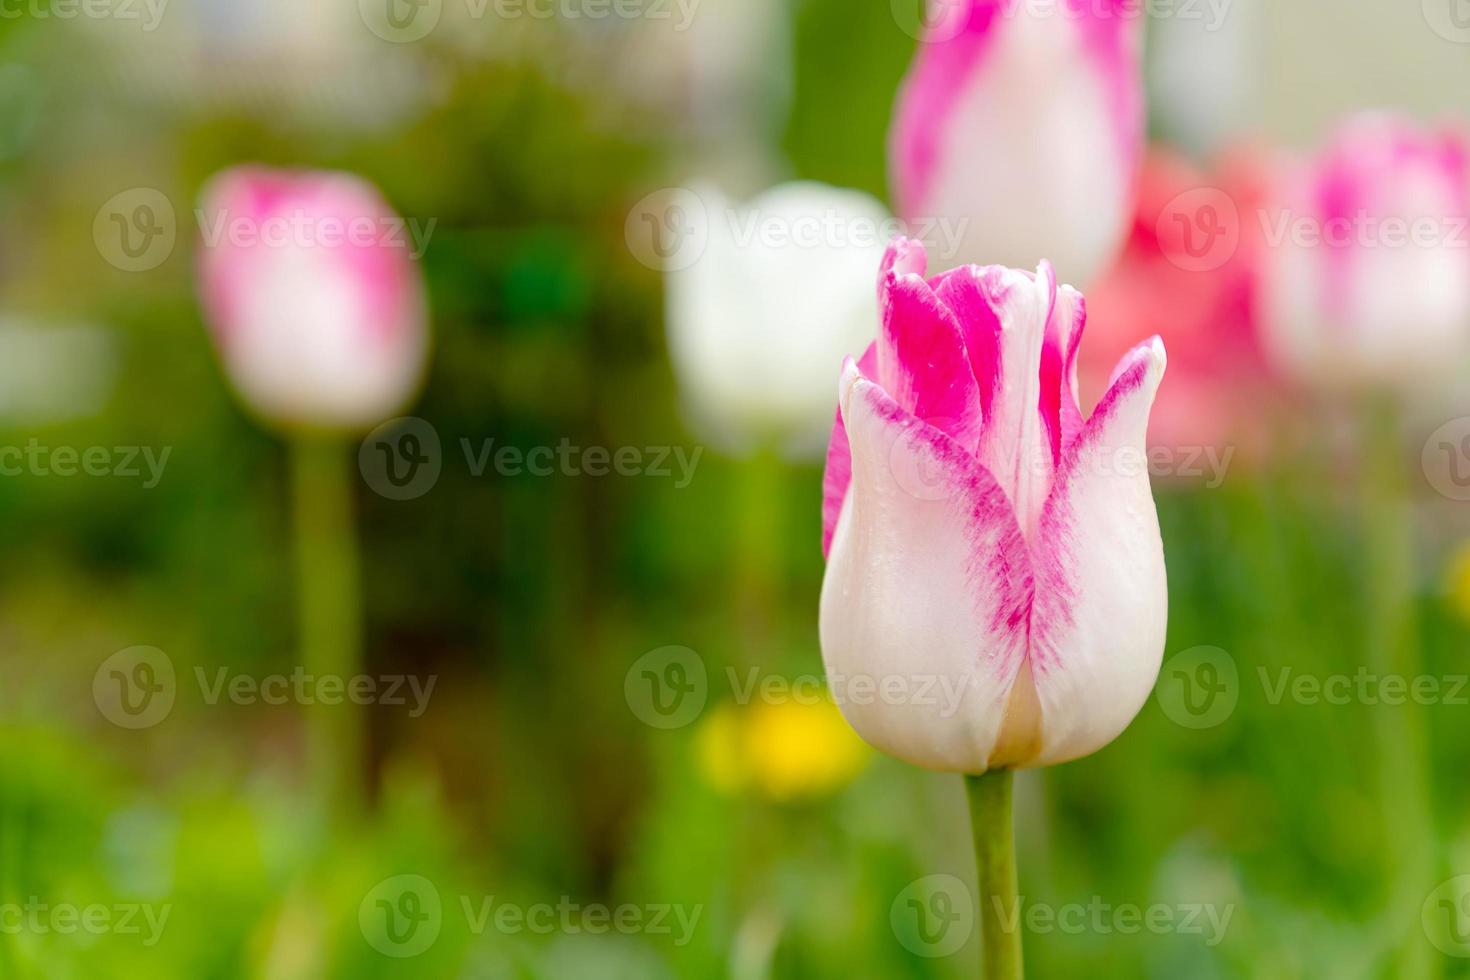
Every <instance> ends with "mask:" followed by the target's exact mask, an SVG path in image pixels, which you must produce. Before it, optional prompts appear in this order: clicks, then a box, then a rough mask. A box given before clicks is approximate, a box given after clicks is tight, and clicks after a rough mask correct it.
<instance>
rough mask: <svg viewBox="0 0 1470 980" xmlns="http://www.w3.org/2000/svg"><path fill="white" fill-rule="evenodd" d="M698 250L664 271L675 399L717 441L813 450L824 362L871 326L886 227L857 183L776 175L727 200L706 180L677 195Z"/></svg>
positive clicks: (827, 407)
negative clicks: (758, 190)
mask: <svg viewBox="0 0 1470 980" xmlns="http://www.w3.org/2000/svg"><path fill="white" fill-rule="evenodd" d="M688 200H689V201H691V202H698V206H697V207H693V206H691V207H690V208H689V209H688V210H690V211H691V213H690V214H689V215H688V217H689V218H690V220H691V222H692V224H693V227H691V228H688V229H686V235H687V238H688V240H689V241H693V242H702V243H704V244H703V247H702V250H699V251H698V252H697V253H696V254H697V257H696V258H695V259H694V261H692V262H690V263H689V264H688V265H687V267H684V268H677V269H670V270H669V272H668V275H667V277H666V291H667V318H668V330H669V353H670V356H671V359H672V361H673V365H674V369H675V372H676V374H677V376H678V379H679V385H680V388H681V390H682V392H683V397H684V401H685V403H686V404H687V406H688V407H689V410H690V412H691V413H692V414H693V416H694V417H695V420H696V422H697V423H698V424H699V427H700V428H701V429H702V430H703V432H704V433H705V434H706V435H707V436H708V437H710V438H712V439H713V440H714V441H716V442H718V443H719V444H721V445H722V446H723V447H724V448H726V449H728V450H733V451H738V452H743V451H748V450H749V449H752V448H756V447H760V446H776V447H779V448H781V449H784V450H786V451H787V452H789V453H792V454H795V455H798V456H800V455H810V456H813V457H816V458H820V455H821V451H822V446H823V444H824V442H825V440H826V436H827V430H828V429H829V428H830V426H831V424H832V416H831V410H832V374H831V371H832V365H833V364H836V363H839V362H840V361H841V359H842V358H843V357H845V356H848V355H850V354H854V353H857V352H859V351H861V350H863V349H864V348H865V347H867V345H868V344H870V343H871V342H872V340H873V337H874V336H875V335H876V334H877V330H878V303H877V299H876V297H875V295H874V292H873V276H874V275H876V274H877V271H878V265H879V263H880V262H881V261H882V259H883V250H884V247H885V245H886V244H887V241H888V239H889V237H891V234H892V230H893V220H892V218H891V217H890V216H889V214H888V212H887V210H886V209H885V208H884V207H883V205H881V204H880V203H878V202H877V201H876V200H874V199H873V198H871V197H869V196H868V195H866V194H861V193H859V192H857V191H850V190H843V189H840V188H836V187H829V186H827V185H825V184H818V183H812V182H799V183H790V184H782V185H780V186H779V187H774V188H772V189H771V190H768V191H766V192H765V193H764V194H761V195H760V196H758V197H756V198H754V199H752V200H751V201H749V202H748V203H745V204H742V205H736V204H735V203H734V202H732V201H730V200H729V199H728V198H726V197H725V196H724V195H723V194H722V193H720V191H718V190H717V189H715V188H714V187H713V186H711V185H708V184H702V185H700V186H699V187H698V188H697V189H696V190H695V191H693V192H692V195H691V196H690V197H689V198H688Z"/></svg>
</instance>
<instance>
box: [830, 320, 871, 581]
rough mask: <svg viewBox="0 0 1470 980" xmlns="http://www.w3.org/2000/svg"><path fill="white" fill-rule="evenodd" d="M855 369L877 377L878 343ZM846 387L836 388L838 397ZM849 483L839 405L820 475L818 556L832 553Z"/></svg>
mask: <svg viewBox="0 0 1470 980" xmlns="http://www.w3.org/2000/svg"><path fill="white" fill-rule="evenodd" d="M857 365H858V370H859V371H861V372H862V375H863V377H865V378H876V377H877V376H878V344H877V342H874V343H871V344H869V345H868V349H867V351H866V352H865V353H864V354H863V356H862V359H861V360H859V361H858V362H857ZM845 387H846V385H845V384H844V385H841V386H839V390H838V398H839V400H840V399H841V397H842V390H843V389H845ZM851 483H852V449H851V447H850V446H849V445H848V442H847V426H846V424H844V423H843V421H842V406H841V404H840V403H839V404H838V406H837V418H836V420H835V421H834V422H833V423H832V439H831V441H830V442H828V443H827V468H826V470H825V471H824V472H823V473H822V557H823V558H826V557H827V556H828V555H829V554H830V553H831V551H832V535H833V534H834V533H835V532H836V531H837V518H838V517H839V516H841V514H842V503H843V501H845V500H846V499H847V488H848V486H850V485H851Z"/></svg>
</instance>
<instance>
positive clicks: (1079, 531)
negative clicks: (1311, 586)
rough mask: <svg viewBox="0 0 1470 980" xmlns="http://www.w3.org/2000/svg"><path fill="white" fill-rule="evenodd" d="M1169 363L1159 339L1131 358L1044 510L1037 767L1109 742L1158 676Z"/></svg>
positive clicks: (1033, 653) (1034, 651)
mask: <svg viewBox="0 0 1470 980" xmlns="http://www.w3.org/2000/svg"><path fill="white" fill-rule="evenodd" d="M1164 366H1165V356H1164V347H1163V343H1162V342H1161V341H1160V340H1159V339H1158V338H1157V337H1155V338H1154V339H1153V340H1150V341H1148V342H1147V343H1144V344H1142V345H1140V346H1139V347H1137V348H1135V349H1134V350H1133V351H1132V352H1131V353H1129V354H1128V355H1127V356H1126V357H1125V358H1124V360H1123V362H1122V363H1121V364H1120V366H1119V372H1118V375H1117V378H1116V380H1115V381H1114V382H1113V384H1112V387H1111V388H1109V390H1108V392H1107V394H1106V395H1105V396H1104V398H1103V400H1102V403H1101V404H1100V405H1099V406H1098V408H1097V410H1096V411H1095V412H1094V413H1093V416H1092V418H1091V419H1089V420H1088V422H1087V425H1086V426H1085V428H1084V429H1083V430H1082V433H1081V434H1080V436H1079V437H1078V438H1077V440H1076V442H1075V443H1074V444H1073V445H1072V447H1071V448H1070V450H1068V453H1067V456H1066V458H1065V459H1064V461H1063V464H1062V468H1061V469H1060V470H1059V471H1058V475H1057V485H1056V490H1055V492H1054V493H1053V495H1052V498H1051V499H1050V500H1049V501H1048V502H1047V507H1046V510H1045V512H1044V514H1043V515H1042V520H1041V526H1040V529H1039V535H1038V539H1037V543H1036V548H1035V556H1036V578H1037V599H1036V605H1035V610H1034V612H1033V614H1032V621H1031V648H1030V655H1029V663H1030V666H1031V670H1032V676H1033V678H1034V682H1035V684H1036V693H1037V696H1038V698H1039V700H1040V703H1041V715H1042V723H1041V729H1042V747H1041V753H1040V755H1039V756H1038V757H1037V758H1036V759H1034V760H1032V761H1031V763H1030V764H1033V765H1053V764H1056V763H1059V762H1065V761H1067V760H1069V759H1075V758H1078V757H1079V756H1083V755H1086V754H1088V753H1089V752H1093V751H1095V750H1097V749H1098V748H1100V747H1102V746H1103V745H1106V744H1107V743H1108V742H1110V741H1112V740H1113V739H1114V738H1116V737H1117V736H1118V735H1119V734H1120V733H1121V732H1122V731H1123V729H1124V728H1126V727H1127V726H1128V723H1129V722H1130V721H1132V720H1133V717H1134V716H1135V715H1136V714H1137V713H1138V711H1139V709H1140V708H1141V707H1142V706H1143V704H1144V702H1145V701H1146V700H1147V699H1148V696H1149V692H1150V691H1151V690H1152V688H1153V685H1154V682H1155V680H1156V679H1157V677H1158V670H1159V664H1160V661H1161V660H1162V657H1163V649H1164V630H1165V625H1166V620H1167V612H1168V596H1167V583H1166V581H1165V576H1164V552H1163V543H1162V540H1161V538H1160V535H1159V522H1158V514H1157V512H1156V510H1155V508H1154V503H1153V497H1152V494H1151V492H1150V489H1149V476H1148V457H1147V449H1146V443H1145V437H1146V431H1147V427H1148V415H1149V409H1150V407H1151V406H1152V404H1153V399H1154V394H1155V392H1156V391H1157V390H1158V386H1159V382H1160V380H1161V379H1162V377H1163V374H1164Z"/></svg>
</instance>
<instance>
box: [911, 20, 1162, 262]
mask: <svg viewBox="0 0 1470 980" xmlns="http://www.w3.org/2000/svg"><path fill="white" fill-rule="evenodd" d="M932 6H933V14H934V19H933V22H932V23H931V24H930V25H929V27H928V28H927V30H926V32H925V36H924V39H923V40H922V42H921V44H920V46H919V52H918V55H917V57H916V59H915V61H914V63H913V66H912V67H911V68H910V69H909V74H908V77H907V79H906V80H905V82H904V85H903V88H902V89H901V90H900V92H899V98H898V106H897V109H896V114H895V117H894V120H893V126H892V130H891V133H890V147H889V155H890V166H891V170H892V175H893V184H894V199H895V201H896V206H897V209H898V213H899V215H900V217H902V218H904V219H906V220H909V221H910V222H912V223H915V225H917V223H918V222H921V221H930V222H932V221H938V220H944V221H947V222H955V223H957V224H960V225H962V226H963V232H964V234H963V237H962V239H961V242H962V244H961V247H960V249H959V252H958V254H956V255H952V256H951V255H946V256H944V258H945V259H946V260H948V259H955V260H958V261H961V262H974V263H980V264H986V263H991V264H1001V265H1010V266H1017V267H1020V268H1033V267H1034V266H1035V265H1036V264H1037V263H1038V262H1039V261H1041V259H1042V258H1043V257H1046V256H1049V257H1050V258H1051V259H1052V260H1053V261H1054V263H1055V265H1056V268H1057V270H1058V272H1059V273H1060V274H1061V275H1063V276H1064V277H1066V278H1068V279H1069V280H1071V281H1073V282H1080V283H1083V284H1084V285H1085V284H1087V283H1090V282H1091V281H1092V279H1093V277H1094V276H1095V275H1097V274H1098V273H1099V272H1100V271H1102V269H1103V267H1104V266H1106V265H1107V263H1108V262H1109V261H1110V260H1111V259H1112V258H1113V256H1114V255H1115V254H1116V252H1117V250H1118V249H1119V247H1120V245H1121V243H1122V241H1123V237H1124V234H1125V233H1126V231H1127V228H1128V222H1129V219H1130V217H1131V215H1132V197H1133V186H1134V179H1135V175H1136V173H1137V170H1138V166H1139V161H1140V160H1141V158H1142V153H1143V145H1144V98H1143V76H1142V69H1141V66H1140V48H1141V41H1142V18H1141V17H1140V16H1139V13H1138V10H1137V9H1136V4H1134V3H1131V2H1130V0H1057V2H1056V3H1054V4H1050V5H1040V6H1038V5H1036V4H1032V3H1027V2H1024V0H935V2H934V3H933V5H932ZM931 247H932V243H931Z"/></svg>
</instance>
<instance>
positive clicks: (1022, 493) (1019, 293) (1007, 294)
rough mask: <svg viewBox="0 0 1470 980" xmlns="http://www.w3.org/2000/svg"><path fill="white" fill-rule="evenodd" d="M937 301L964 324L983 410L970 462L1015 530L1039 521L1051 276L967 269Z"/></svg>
mask: <svg viewBox="0 0 1470 980" xmlns="http://www.w3.org/2000/svg"><path fill="white" fill-rule="evenodd" d="M939 297H940V299H941V300H943V301H944V303H945V305H947V306H948V307H949V308H950V309H951V310H953V311H954V313H955V316H956V317H957V318H958V319H959V321H960V323H961V324H963V325H964V331H965V333H964V341H965V347H966V349H967V350H968V351H969V354H970V365H971V368H972V370H973V371H974V373H975V379H976V382H977V384H978V386H979V391H980V403H981V406H982V411H983V413H984V424H983V428H982V431H981V436H980V441H979V444H978V450H977V452H976V456H977V458H978V459H979V460H980V462H981V463H982V464H983V465H984V466H985V467H986V468H987V469H988V470H990V472H991V473H992V474H994V475H995V479H996V481H997V482H998V483H1000V485H1001V487H1002V488H1003V489H1004V490H1005V491H1006V495H1007V496H1008V497H1009V498H1010V500H1011V502H1012V503H1013V504H1014V505H1015V510H1016V514H1017V516H1018V518H1019V520H1020V522H1021V526H1022V528H1024V529H1026V530H1027V533H1028V535H1029V533H1030V530H1031V529H1032V528H1034V527H1035V526H1036V521H1037V520H1038V519H1039V518H1040V516H1041V509H1042V506H1043V505H1044V504H1045V502H1046V496H1047V493H1048V492H1049V490H1050V487H1051V473H1052V469H1053V467H1054V460H1053V458H1052V454H1051V452H1050V449H1049V448H1048V446H1047V440H1046V436H1045V431H1044V427H1043V421H1042V417H1041V408H1040V406H1041V403H1042V397H1041V361H1042V349H1043V347H1044V346H1045V340H1046V332H1047V331H1046V324H1047V321H1048V319H1049V316H1050V313H1051V310H1052V307H1053V304H1054V302H1055V299H1056V277H1055V275H1054V274H1053V273H1052V270H1051V267H1050V266H1049V265H1046V264H1045V263H1043V264H1042V267H1041V269H1040V270H1039V271H1038V272H1037V274H1036V276H1035V277H1032V276H1029V275H1027V274H1026V273H1024V272H1017V271H1015V270H1013V269H1006V268H1003V267H1001V266H986V267H983V268H982V267H980V266H968V267H966V268H964V269H958V270H956V271H955V272H954V273H952V274H951V275H949V276H948V277H947V278H945V279H944V281H943V282H942V283H941V284H940V287H939Z"/></svg>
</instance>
